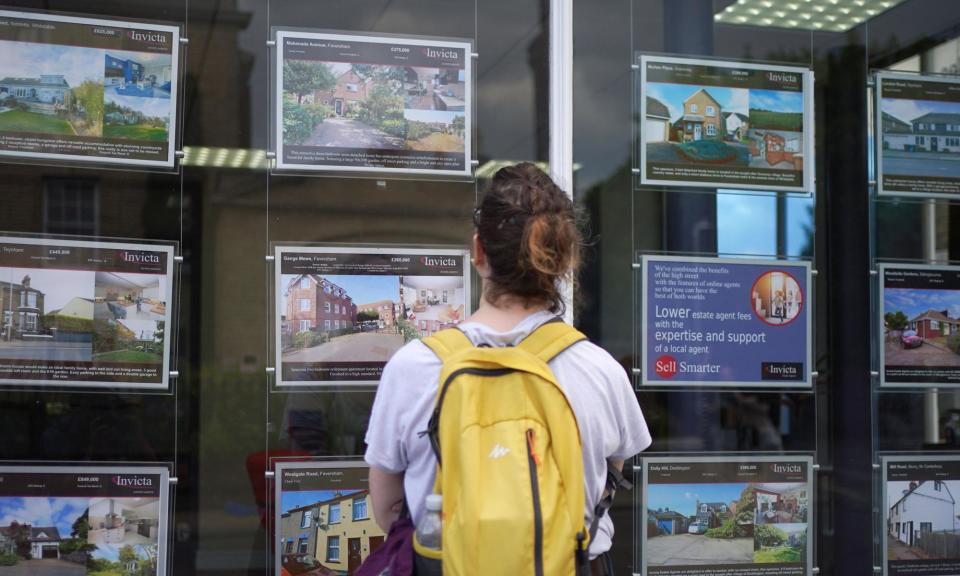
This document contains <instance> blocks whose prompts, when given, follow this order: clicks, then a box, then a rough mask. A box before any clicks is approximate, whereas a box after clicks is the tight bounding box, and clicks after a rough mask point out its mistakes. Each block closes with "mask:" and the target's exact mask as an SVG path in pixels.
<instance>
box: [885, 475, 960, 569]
mask: <svg viewBox="0 0 960 576" xmlns="http://www.w3.org/2000/svg"><path fill="white" fill-rule="evenodd" d="M958 495H960V480H912V481H892V482H887V514H886V518H887V525H886V532H887V559H889V560H940V559H953V560H956V559H958V558H960V520H958V519H957V514H958V513H960V510H958V509H957V501H956V498H957V496H958Z"/></svg>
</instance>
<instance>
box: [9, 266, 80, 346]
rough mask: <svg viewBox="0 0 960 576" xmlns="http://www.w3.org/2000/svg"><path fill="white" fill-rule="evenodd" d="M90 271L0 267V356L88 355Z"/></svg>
mask: <svg viewBox="0 0 960 576" xmlns="http://www.w3.org/2000/svg"><path fill="white" fill-rule="evenodd" d="M93 283H94V273H93V272H90V271H84V270H56V269H45V268H0V310H2V311H3V321H2V331H0V359H4V360H45V361H50V362H59V361H73V362H88V361H90V360H91V359H92V358H93V310H94V291H93Z"/></svg>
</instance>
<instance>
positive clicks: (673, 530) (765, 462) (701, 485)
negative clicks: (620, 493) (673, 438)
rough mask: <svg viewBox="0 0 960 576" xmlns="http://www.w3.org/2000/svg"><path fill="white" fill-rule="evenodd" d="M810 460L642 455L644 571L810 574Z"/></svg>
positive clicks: (667, 575)
mask: <svg viewBox="0 0 960 576" xmlns="http://www.w3.org/2000/svg"><path fill="white" fill-rule="evenodd" d="M813 509H814V508H813V460H812V458H810V457H805V456H800V457H786V456H776V457H774V456H754V457H703V458H698V457H690V458H644V459H643V502H642V506H641V511H640V514H641V526H642V535H641V538H642V539H641V547H642V558H643V575H644V576H687V575H690V574H697V575H698V576H721V575H722V576H806V575H807V574H810V568H811V566H812V565H813V550H812V549H811V546H810V544H812V542H813V531H812V530H811V527H812V523H813Z"/></svg>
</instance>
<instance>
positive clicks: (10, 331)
mask: <svg viewBox="0 0 960 576" xmlns="http://www.w3.org/2000/svg"><path fill="white" fill-rule="evenodd" d="M0 310H3V333H4V336H5V337H6V338H8V339H9V338H12V337H23V336H24V335H30V334H40V333H41V332H42V331H43V322H42V321H41V319H42V317H43V314H44V312H43V292H41V291H39V290H37V289H36V288H32V287H31V286H30V276H24V277H23V280H21V281H20V283H19V284H13V283H11V282H0Z"/></svg>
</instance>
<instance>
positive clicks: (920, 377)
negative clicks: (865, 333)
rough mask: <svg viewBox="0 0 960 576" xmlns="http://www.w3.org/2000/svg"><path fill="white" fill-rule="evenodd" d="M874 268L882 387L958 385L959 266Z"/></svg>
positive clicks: (882, 266) (959, 331)
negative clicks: (878, 306) (878, 302)
mask: <svg viewBox="0 0 960 576" xmlns="http://www.w3.org/2000/svg"><path fill="white" fill-rule="evenodd" d="M878 268H879V276H880V283H881V285H880V292H881V294H880V298H879V301H880V311H879V318H878V322H877V326H878V328H879V334H877V338H879V349H880V366H881V370H880V384H881V386H910V387H922V386H960V266H926V265H916V264H880V265H879V266H878Z"/></svg>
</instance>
